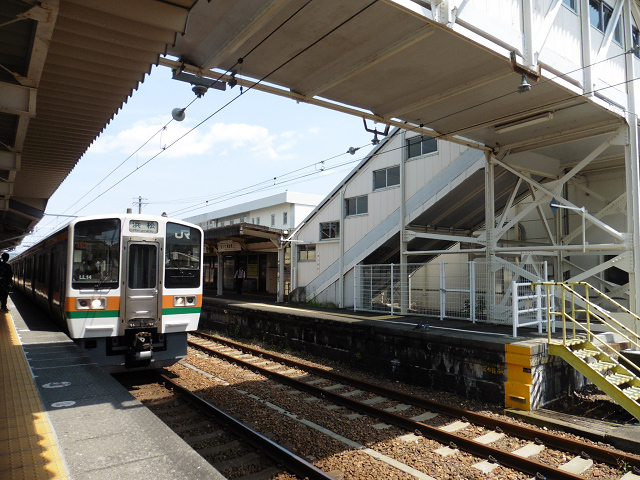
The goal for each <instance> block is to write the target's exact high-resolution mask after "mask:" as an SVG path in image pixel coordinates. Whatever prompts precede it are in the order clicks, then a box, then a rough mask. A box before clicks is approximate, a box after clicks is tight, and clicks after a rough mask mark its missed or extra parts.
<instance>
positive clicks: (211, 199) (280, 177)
mask: <svg viewBox="0 0 640 480" xmlns="http://www.w3.org/2000/svg"><path fill="white" fill-rule="evenodd" d="M365 146H366V145H365ZM357 148H358V150H359V149H360V148H363V147H357ZM347 153H348V152H344V153H340V154H338V155H334V156H333V157H329V158H326V159H324V160H320V161H318V162H314V163H311V164H309V165H306V166H304V167H300V168H297V169H295V170H292V171H290V172H287V173H284V174H282V175H277V176H275V177H271V178H269V179H267V180H263V181H261V182H258V183H255V184H253V185H249V186H247V187H243V188H240V189H236V190H232V191H230V192H226V193H223V194H219V195H217V196H215V197H211V196H209V198H207V199H206V200H204V201H201V202H199V203H197V204H196V205H190V206H189V207H185V208H184V209H182V210H187V211H189V212H190V211H193V210H196V209H198V208H203V207H206V206H208V205H209V204H211V203H212V202H215V203H219V202H220V201H223V200H228V199H230V198H236V196H237V195H238V194H239V193H242V192H244V191H245V190H250V189H254V188H257V187H260V186H263V185H266V186H273V185H281V184H283V183H287V182H289V181H292V180H297V179H299V178H300V177H294V178H292V179H288V178H286V177H289V176H291V175H294V174H296V173H298V172H301V171H303V170H306V169H309V168H312V167H317V166H318V165H322V167H321V169H320V170H316V171H315V172H311V173H312V174H313V173H321V172H323V171H327V170H330V169H333V167H325V166H324V165H325V164H326V163H327V162H329V161H331V160H334V159H336V158H339V157H341V156H343V155H346V154H347ZM361 160H362V159H357V160H352V161H350V162H349V163H353V162H355V161H361ZM304 176H307V175H304ZM276 179H277V180H278V181H276ZM151 203H155V202H151ZM157 203H165V202H157ZM182 210H178V211H176V212H172V215H178V214H181V213H183V212H182Z"/></svg>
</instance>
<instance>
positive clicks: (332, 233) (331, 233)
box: [320, 222, 340, 240]
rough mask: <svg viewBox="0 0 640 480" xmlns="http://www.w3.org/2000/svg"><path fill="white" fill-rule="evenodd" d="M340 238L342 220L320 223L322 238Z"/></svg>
mask: <svg viewBox="0 0 640 480" xmlns="http://www.w3.org/2000/svg"><path fill="white" fill-rule="evenodd" d="M331 238H340V222H323V223H321V224H320V240H329V239H331Z"/></svg>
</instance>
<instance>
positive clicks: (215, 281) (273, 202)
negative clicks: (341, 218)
mask: <svg viewBox="0 0 640 480" xmlns="http://www.w3.org/2000/svg"><path fill="white" fill-rule="evenodd" d="M322 198H323V197H322V196H321V195H313V194H307V193H297V192H289V191H286V192H282V193H278V194H276V195H271V196H268V197H264V198H260V199H257V200H253V201H250V202H245V203H241V204H238V205H234V206H231V207H227V208H223V209H220V210H215V211H211V212H207V213H203V214H200V215H195V216H193V217H189V218H187V219H186V220H187V221H189V222H191V223H195V224H197V225H199V226H201V227H202V228H203V230H205V256H204V262H205V266H204V281H205V286H207V287H208V288H211V289H214V290H216V291H217V292H218V294H219V295H221V294H222V293H223V291H224V290H233V288H234V274H235V272H236V270H237V269H238V267H240V266H242V267H243V269H244V270H245V271H246V275H247V278H246V280H245V282H244V285H243V290H246V291H249V292H258V293H272V294H275V293H277V291H278V279H279V276H278V262H279V260H278V258H279V257H278V252H279V249H280V250H282V254H283V260H282V264H283V271H284V273H283V277H282V280H283V284H282V285H281V287H282V289H283V294H286V293H288V289H289V278H290V270H289V265H290V260H289V258H288V256H286V257H285V256H284V253H285V252H284V249H283V246H282V243H281V241H280V240H281V237H282V236H283V235H288V234H289V232H290V231H292V230H293V229H294V228H295V227H296V226H297V225H298V224H299V223H300V221H301V220H302V219H303V218H305V217H306V216H307V215H308V214H309V213H310V212H311V211H313V209H314V208H315V206H316V205H317V204H318V203H319V202H320V200H322ZM218 265H223V268H221V269H218ZM285 266H286V268H285ZM285 277H286V278H285Z"/></svg>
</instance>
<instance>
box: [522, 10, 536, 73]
mask: <svg viewBox="0 0 640 480" xmlns="http://www.w3.org/2000/svg"><path fill="white" fill-rule="evenodd" d="M522 30H523V32H522V33H523V46H522V53H523V55H524V64H525V66H527V67H530V68H534V67H535V66H536V63H537V62H538V59H537V58H536V56H535V51H534V45H533V5H532V0H523V1H522Z"/></svg>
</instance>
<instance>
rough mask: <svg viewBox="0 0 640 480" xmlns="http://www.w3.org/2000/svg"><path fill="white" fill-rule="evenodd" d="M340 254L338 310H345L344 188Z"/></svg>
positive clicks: (341, 203)
mask: <svg viewBox="0 0 640 480" xmlns="http://www.w3.org/2000/svg"><path fill="white" fill-rule="evenodd" d="M340 209H341V210H340V253H339V258H338V308H344V217H345V214H346V212H345V210H346V208H345V204H344V188H342V189H340Z"/></svg>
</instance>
